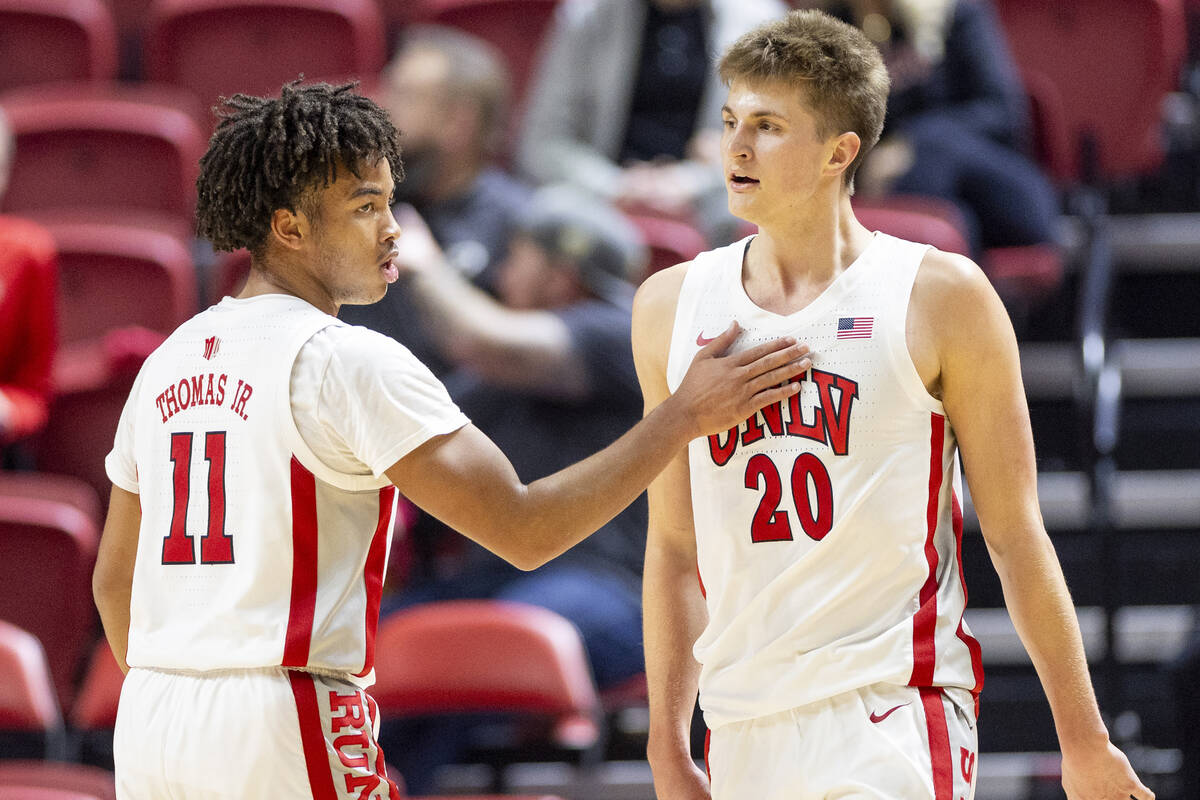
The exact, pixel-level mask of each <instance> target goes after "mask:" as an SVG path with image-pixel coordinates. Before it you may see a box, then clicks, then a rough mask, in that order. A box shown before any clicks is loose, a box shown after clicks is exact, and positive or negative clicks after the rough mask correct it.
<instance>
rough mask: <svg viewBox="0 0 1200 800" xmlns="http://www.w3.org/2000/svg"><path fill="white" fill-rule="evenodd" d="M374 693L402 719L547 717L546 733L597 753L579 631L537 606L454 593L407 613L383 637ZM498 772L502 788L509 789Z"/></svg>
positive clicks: (594, 701) (563, 745) (593, 705)
mask: <svg viewBox="0 0 1200 800" xmlns="http://www.w3.org/2000/svg"><path fill="white" fill-rule="evenodd" d="M376 646H377V651H376V652H377V659H376V684H375V686H374V687H373V688H372V689H371V696H372V697H374V698H375V700H376V702H378V704H379V708H380V711H381V712H382V713H383V715H384V718H385V721H386V719H387V717H388V716H389V715H391V716H394V717H407V716H427V715H438V714H461V713H473V712H498V713H511V714H516V715H519V716H522V717H524V718H527V719H530V720H536V719H541V720H544V721H546V722H547V723H548V726H547V729H546V730H545V733H544V736H545V739H544V740H543V743H544V744H549V745H552V746H554V747H556V748H559V749H561V750H566V751H572V752H575V753H580V754H585V755H586V754H588V753H591V752H593V751H594V748H596V746H597V745H598V744H599V742H600V727H599V724H598V718H599V716H598V715H599V707H600V704H599V700H598V698H597V696H596V688H595V683H594V681H593V680H592V674H591V669H590V667H589V666H588V662H587V655H586V653H585V652H584V649H583V642H582V640H581V639H580V636H579V631H578V630H576V629H575V627H574V626H573V625H571V623H570V622H568V621H567V620H566V619H564V618H563V617H562V616H560V615H558V614H556V613H554V612H552V611H549V610H547V609H544V608H539V607H537V606H531V605H526V604H524V603H512V602H503V601H497V600H482V601H476V600H454V601H447V602H440V603H429V604H426V605H422V606H416V607H413V608H410V609H406V610H403V611H399V612H397V613H395V614H393V615H391V616H390V617H388V618H387V619H385V620H384V621H383V623H382V624H381V625H380V629H379V634H378V637H377V639H376ZM501 781H502V776H500V775H499V774H498V775H497V783H496V786H495V788H496V789H500V788H501V786H502V784H501Z"/></svg>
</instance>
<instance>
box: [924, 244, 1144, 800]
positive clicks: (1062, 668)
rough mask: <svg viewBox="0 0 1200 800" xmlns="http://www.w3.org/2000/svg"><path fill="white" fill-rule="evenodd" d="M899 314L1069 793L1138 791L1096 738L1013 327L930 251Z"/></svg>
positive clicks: (977, 281) (1087, 797)
mask: <svg viewBox="0 0 1200 800" xmlns="http://www.w3.org/2000/svg"><path fill="white" fill-rule="evenodd" d="M910 314H915V315H916V316H915V317H914V319H916V320H917V322H918V324H919V325H920V327H921V328H922V329H923V330H926V331H930V332H931V334H930V335H931V336H932V344H933V347H934V349H935V350H936V353H937V363H938V365H939V367H940V375H939V378H938V383H939V385H940V388H941V394H942V402H943V404H944V406H945V409H946V414H947V417H948V418H949V420H950V424H951V426H952V427H953V429H954V432H955V434H956V436H957V437H958V443H959V449H960V450H961V452H962V456H963V464H964V468H965V472H966V477H967V482H968V484H969V486H970V489H971V498H972V500H973V501H974V504H975V509H976V512H977V513H978V515H979V522H980V526H981V528H982V530H983V535H984V538H985V540H986V542H987V546H988V550H989V551H990V553H991V556H992V561H993V563H994V565H995V567H996V571H997V572H998V573H999V575H1000V581H1001V584H1002V586H1003V588H1004V597H1005V602H1006V604H1007V606H1008V610H1009V613H1010V615H1011V616H1012V620H1013V624H1014V625H1015V626H1016V629H1017V633H1018V634H1019V635H1020V637H1021V641H1022V643H1024V645H1025V648H1026V649H1027V650H1028V651H1029V655H1030V658H1031V659H1032V660H1033V664H1034V667H1035V668H1036V669H1037V673H1038V677H1039V678H1040V679H1041V682H1042V686H1043V688H1044V689H1045V692H1046V697H1047V699H1048V700H1049V701H1050V708H1051V711H1052V713H1053V715H1054V724H1055V728H1056V729H1057V732H1058V740H1059V746H1060V748H1061V749H1062V754H1063V787H1064V788H1065V789H1066V792H1067V797H1068V798H1070V800H1129V799H1130V798H1135V800H1148V798H1151V797H1153V796H1154V795H1153V793H1152V792H1151V791H1150V790H1149V789H1147V788H1146V787H1145V786H1144V785H1142V783H1141V781H1139V780H1138V778H1137V776H1136V775H1135V774H1134V772H1133V770H1132V769H1131V768H1130V766H1129V762H1128V761H1127V760H1126V758H1125V756H1124V755H1123V754H1122V753H1121V752H1120V751H1119V750H1118V749H1116V748H1115V747H1114V746H1113V745H1112V743H1111V742H1110V741H1109V738H1108V731H1107V729H1106V728H1105V726H1104V722H1103V720H1102V719H1101V717H1100V711H1099V709H1098V707H1097V705H1096V698H1095V694H1094V692H1093V690H1092V684H1091V678H1090V676H1089V674H1088V667H1087V658H1086V656H1085V654H1084V650H1083V641H1082V638H1081V637H1080V633H1079V625H1078V622H1077V621H1076V617H1075V609H1074V606H1073V605H1072V602H1071V598H1070V595H1069V594H1068V592H1067V586H1066V581H1065V580H1064V579H1063V574H1062V569H1061V567H1060V566H1059V562H1058V557H1057V555H1056V553H1055V551H1054V546H1053V544H1051V542H1050V537H1049V536H1048V535H1047V534H1046V529H1045V525H1044V524H1043V522H1042V517H1041V510H1040V507H1039V505H1038V499H1037V466H1036V462H1035V460H1034V450H1033V434H1032V431H1031V427H1030V423H1029V410H1028V407H1027V405H1026V402H1025V390H1024V386H1023V384H1022V382H1021V371H1020V365H1019V359H1018V354H1017V342H1016V337H1015V335H1014V334H1013V330H1012V325H1011V324H1010V322H1009V320H1008V315H1007V313H1006V312H1005V310H1004V307H1003V305H1002V304H1001V303H1000V299H999V298H998V297H997V296H996V293H995V291H994V290H993V289H992V287H991V285H990V284H989V283H988V280H987V278H986V277H985V276H984V275H983V273H982V272H981V271H980V270H979V268H978V267H976V266H975V265H974V264H973V263H971V262H970V261H968V260H967V259H965V258H961V257H958V256H951V255H947V254H945V253H939V252H936V251H934V252H932V253H931V254H930V255H929V256H927V257H926V259H925V262H924V263H923V265H922V267H921V272H920V274H919V275H918V278H917V283H916V286H915V287H914V290H913V297H912V307H911V310H910Z"/></svg>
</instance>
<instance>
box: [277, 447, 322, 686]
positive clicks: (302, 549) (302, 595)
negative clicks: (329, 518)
mask: <svg viewBox="0 0 1200 800" xmlns="http://www.w3.org/2000/svg"><path fill="white" fill-rule="evenodd" d="M316 608H317V480H316V478H314V477H313V474H312V473H311V472H309V471H308V470H306V469H305V468H304V466H303V465H302V464H301V463H300V462H299V461H297V460H296V457H295V456H292V599H291V604H290V606H289V608H288V624H287V638H286V640H285V641H284V645H283V666H285V667H303V666H306V665H307V664H308V650H309V647H310V645H311V644H312V629H313V615H314V614H315V613H316Z"/></svg>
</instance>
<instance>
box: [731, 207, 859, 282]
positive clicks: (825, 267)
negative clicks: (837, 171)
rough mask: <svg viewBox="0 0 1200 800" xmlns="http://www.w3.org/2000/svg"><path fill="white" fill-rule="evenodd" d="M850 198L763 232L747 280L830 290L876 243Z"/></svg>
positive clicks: (752, 253)
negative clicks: (836, 280)
mask: <svg viewBox="0 0 1200 800" xmlns="http://www.w3.org/2000/svg"><path fill="white" fill-rule="evenodd" d="M871 238H872V235H871V232H870V231H868V230H867V229H866V228H864V227H863V226H862V224H861V223H859V221H858V220H857V219H856V218H855V216H854V211H853V210H852V209H851V207H850V196H849V195H848V194H846V193H845V192H842V193H841V194H840V195H839V198H838V200H837V201H836V202H835V203H828V204H820V205H813V206H810V207H809V208H807V209H805V210H804V213H801V214H797V215H795V216H793V217H791V218H789V219H783V220H781V221H779V222H778V223H776V222H770V223H767V224H763V225H760V226H759V235H758V237H757V238H756V239H755V242H754V244H753V245H752V247H751V249H750V256H749V258H748V259H747V264H746V267H745V269H744V271H743V277H744V280H767V281H771V282H779V283H781V284H782V285H784V286H787V285H789V284H792V283H797V282H800V283H806V284H810V285H811V284H828V283H830V282H832V281H833V280H834V279H836V278H837V276H838V275H840V274H841V273H842V272H843V271H844V270H845V269H846V268H847V267H849V266H850V265H851V264H853V263H854V261H855V259H857V258H858V257H859V255H860V254H861V253H862V251H863V250H865V249H866V248H867V246H868V245H870V243H871Z"/></svg>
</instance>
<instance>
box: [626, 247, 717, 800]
mask: <svg viewBox="0 0 1200 800" xmlns="http://www.w3.org/2000/svg"><path fill="white" fill-rule="evenodd" d="M682 279H683V269H682V268H679V267H677V268H675V269H673V270H666V271H664V272H659V273H657V274H656V275H654V276H652V277H651V278H650V279H649V280H648V281H647V282H646V283H645V284H644V285H643V286H642V289H641V291H639V293H638V297H637V305H636V306H635V308H634V320H633V355H634V361H635V363H636V364H637V370H638V380H639V381H640V382H641V385H642V396H643V398H644V399H645V409H646V413H647V414H650V413H652V412H653V411H654V409H656V408H658V407H659V406H660V405H661V404H662V403H663V402H665V401H666V399H667V398H668V397H669V396H670V394H671V393H670V390H669V389H668V388H667V376H666V371H667V370H666V367H667V352H668V347H669V343H670V336H671V325H672V324H673V321H674V319H675V305H676V301H677V300H678V298H679V286H680V283H681V281H682ZM647 497H648V499H649V501H650V502H649V506H650V517H649V527H648V529H647V533H646V563H645V567H644V569H643V574H642V628H643V630H644V638H645V652H646V681H647V685H648V687H649V692H650V735H649V739H648V742H647V746H646V755H647V758H648V759H649V761H650V768H651V769H652V770H653V772H654V787H655V790H656V793H657V795H658V796H659V797H661V798H664V800H665V799H666V798H670V800H707V798H709V796H710V795H709V786H708V778H707V777H706V776H705V774H704V773H703V772H702V771H701V770H700V769H698V768H697V767H696V764H695V762H694V761H693V760H692V755H691V723H692V710H693V708H695V705H696V692H697V688H698V683H699V678H700V665H699V664H698V663H697V662H696V659H695V658H694V657H693V656H692V645H694V644H695V642H696V639H697V638H699V636H700V634H701V633H702V632H703V630H704V626H705V624H706V623H707V622H708V612H707V610H706V609H705V607H704V598H703V596H702V595H701V593H700V584H699V581H698V580H697V567H696V529H695V525H694V523H693V521H692V493H691V474H690V467H689V466H688V457H687V451H686V450H680V451H679V452H678V453H676V454H675V457H674V458H673V459H671V463H670V464H668V465H667V467H666V469H664V470H663V471H662V473H660V474H659V476H658V477H657V478H655V479H654V481H653V482H652V483H651V484H650V488H649V489H648V491H647Z"/></svg>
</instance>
